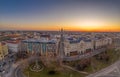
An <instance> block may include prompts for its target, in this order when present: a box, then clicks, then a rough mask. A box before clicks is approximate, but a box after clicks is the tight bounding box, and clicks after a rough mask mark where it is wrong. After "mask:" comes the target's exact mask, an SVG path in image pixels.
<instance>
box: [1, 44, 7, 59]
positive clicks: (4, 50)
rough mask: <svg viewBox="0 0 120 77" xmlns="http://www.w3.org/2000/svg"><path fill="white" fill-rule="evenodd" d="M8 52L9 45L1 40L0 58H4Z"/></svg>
mask: <svg viewBox="0 0 120 77" xmlns="http://www.w3.org/2000/svg"><path fill="white" fill-rule="evenodd" d="M7 54H8V46H7V44H6V43H4V42H0V60H2V59H4V57H5V56H6V55H7Z"/></svg>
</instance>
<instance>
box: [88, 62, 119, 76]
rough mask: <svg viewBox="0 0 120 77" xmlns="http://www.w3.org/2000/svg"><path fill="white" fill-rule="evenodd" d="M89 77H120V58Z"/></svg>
mask: <svg viewBox="0 0 120 77" xmlns="http://www.w3.org/2000/svg"><path fill="white" fill-rule="evenodd" d="M87 77H120V60H119V61H117V62H115V63H114V64H112V65H110V66H108V67H106V68H104V69H102V70H100V71H98V72H96V73H94V74H90V75H89V76H87Z"/></svg>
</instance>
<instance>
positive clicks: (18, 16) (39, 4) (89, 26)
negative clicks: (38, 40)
mask: <svg viewBox="0 0 120 77" xmlns="http://www.w3.org/2000/svg"><path fill="white" fill-rule="evenodd" d="M0 9H1V10H0V30H49V31H51V30H53V31H56V30H59V29H60V28H64V29H65V30H66V31H67V30H69V31H100V32H101V31H104V32H111V31H114V32H119V31H120V1H119V0H79V1H67V0H51V1H43V0H34V1H33V0H19V1H15V0H11V1H9V0H1V1H0Z"/></svg>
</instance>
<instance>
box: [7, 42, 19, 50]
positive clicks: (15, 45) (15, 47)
mask: <svg viewBox="0 0 120 77" xmlns="http://www.w3.org/2000/svg"><path fill="white" fill-rule="evenodd" d="M19 43H20V42H19V41H18V40H14V41H12V40H9V41H7V45H8V50H9V51H12V52H18V46H19Z"/></svg>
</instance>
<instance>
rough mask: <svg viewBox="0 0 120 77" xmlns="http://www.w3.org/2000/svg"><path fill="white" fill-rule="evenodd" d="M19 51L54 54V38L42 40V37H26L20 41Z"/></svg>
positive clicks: (55, 45)
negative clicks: (26, 38)
mask: <svg viewBox="0 0 120 77" xmlns="http://www.w3.org/2000/svg"><path fill="white" fill-rule="evenodd" d="M19 51H21V52H22V51H23V52H24V51H26V52H27V53H31V54H35V53H39V54H40V55H46V56H47V55H55V54H56V53H57V41H56V40H46V39H45V40H43V39H28V40H23V41H21V44H20V45H19Z"/></svg>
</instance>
